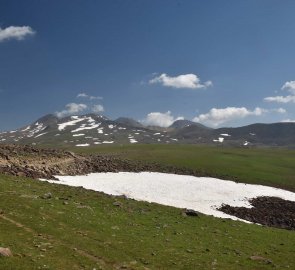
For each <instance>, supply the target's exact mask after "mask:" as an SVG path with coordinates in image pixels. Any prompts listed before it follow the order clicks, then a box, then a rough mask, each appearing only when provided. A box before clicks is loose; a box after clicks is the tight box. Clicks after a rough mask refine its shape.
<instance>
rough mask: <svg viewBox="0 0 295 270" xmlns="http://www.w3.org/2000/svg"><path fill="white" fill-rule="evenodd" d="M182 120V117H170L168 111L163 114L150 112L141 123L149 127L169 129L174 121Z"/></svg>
mask: <svg viewBox="0 0 295 270" xmlns="http://www.w3.org/2000/svg"><path fill="white" fill-rule="evenodd" d="M183 119H184V118H183V117H177V118H174V116H172V115H171V112H170V111H168V112H165V113H161V112H151V113H149V114H148V115H147V116H146V118H145V119H144V120H142V121H141V122H142V123H143V124H145V125H149V126H160V127H169V126H170V125H172V124H173V122H174V121H176V120H183Z"/></svg>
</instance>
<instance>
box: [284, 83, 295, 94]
mask: <svg viewBox="0 0 295 270" xmlns="http://www.w3.org/2000/svg"><path fill="white" fill-rule="evenodd" d="M281 89H282V90H287V91H289V92H290V93H292V94H294V95H295V81H289V82H285V83H284V85H283V86H282V88H281Z"/></svg>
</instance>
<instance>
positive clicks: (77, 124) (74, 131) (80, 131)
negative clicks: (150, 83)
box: [0, 114, 176, 147]
mask: <svg viewBox="0 0 295 270" xmlns="http://www.w3.org/2000/svg"><path fill="white" fill-rule="evenodd" d="M117 120H118V119H117ZM121 120H122V119H121ZM123 120H124V119H123ZM120 122H122V123H120ZM125 123H126V121H125V120H124V121H120V120H119V123H118V122H117V121H113V120H110V119H108V118H107V117H105V116H102V115H95V114H87V115H80V116H68V117H64V118H61V119H59V118H57V117H56V116H54V115H46V116H44V117H42V118H40V119H38V120H37V121H35V122H33V123H32V124H31V125H28V126H25V127H23V128H20V129H17V130H13V131H8V132H2V133H0V142H3V143H22V144H33V145H36V144H45V145H69V146H80V147H83V146H84V147H86V146H93V145H100V144H133V143H144V144H146V143H148V144H149V143H173V142H175V141H176V140H173V138H171V137H170V135H168V134H166V133H164V132H158V131H157V132H156V131H154V130H150V129H147V128H145V127H142V126H140V127H134V126H132V124H135V125H137V124H136V121H127V124H125Z"/></svg>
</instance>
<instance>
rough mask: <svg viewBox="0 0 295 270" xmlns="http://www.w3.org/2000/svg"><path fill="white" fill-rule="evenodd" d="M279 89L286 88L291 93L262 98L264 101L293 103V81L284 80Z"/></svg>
mask: <svg viewBox="0 0 295 270" xmlns="http://www.w3.org/2000/svg"><path fill="white" fill-rule="evenodd" d="M281 90H286V91H288V92H290V93H291V95H288V96H274V97H266V98H264V101H267V102H277V103H291V102H293V103H295V81H289V82H285V83H284V85H283V86H282V87H281Z"/></svg>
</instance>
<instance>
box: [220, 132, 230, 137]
mask: <svg viewBox="0 0 295 270" xmlns="http://www.w3.org/2000/svg"><path fill="white" fill-rule="evenodd" d="M220 136H223V137H230V136H231V135H229V134H227V133H222V134H220Z"/></svg>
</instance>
